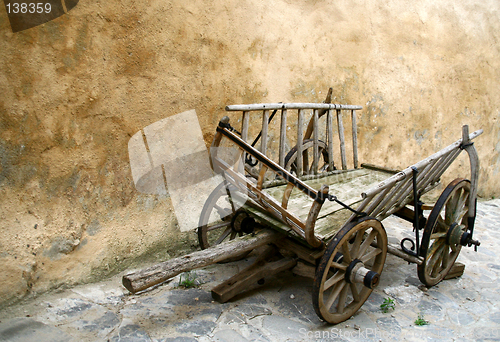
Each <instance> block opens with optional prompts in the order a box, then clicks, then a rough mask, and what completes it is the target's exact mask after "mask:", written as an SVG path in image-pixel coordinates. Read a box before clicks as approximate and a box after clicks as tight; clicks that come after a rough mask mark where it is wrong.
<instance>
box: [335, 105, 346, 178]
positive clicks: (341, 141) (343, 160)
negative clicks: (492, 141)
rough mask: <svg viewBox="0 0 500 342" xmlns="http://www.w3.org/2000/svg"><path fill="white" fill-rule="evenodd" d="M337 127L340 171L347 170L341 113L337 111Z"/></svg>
mask: <svg viewBox="0 0 500 342" xmlns="http://www.w3.org/2000/svg"><path fill="white" fill-rule="evenodd" d="M337 125H338V129H339V139H340V159H341V162H342V170H347V158H346V152H345V137H344V124H343V122H342V111H341V110H337Z"/></svg>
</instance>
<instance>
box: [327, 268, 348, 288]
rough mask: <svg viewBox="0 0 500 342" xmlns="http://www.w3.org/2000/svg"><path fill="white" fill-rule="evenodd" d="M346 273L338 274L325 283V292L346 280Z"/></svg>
mask: <svg viewBox="0 0 500 342" xmlns="http://www.w3.org/2000/svg"><path fill="white" fill-rule="evenodd" d="M344 277H345V273H344V272H336V273H335V274H334V275H333V276H332V277H331V278H330V279H328V280H327V281H325V286H324V288H323V291H326V290H328V289H329V288H330V287H332V286H333V285H335V284H337V283H338V282H339V281H341V280H342V279H344Z"/></svg>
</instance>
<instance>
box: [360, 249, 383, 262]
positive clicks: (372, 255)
mask: <svg viewBox="0 0 500 342" xmlns="http://www.w3.org/2000/svg"><path fill="white" fill-rule="evenodd" d="M380 253H382V250H381V249H380V248H375V249H373V250H371V251H370V252H368V253H366V254H365V255H363V256H362V257H361V258H358V259H359V260H361V261H362V262H363V263H364V264H366V263H367V262H368V261H370V260H371V259H373V258H375V257H376V256H377V255H379V254H380Z"/></svg>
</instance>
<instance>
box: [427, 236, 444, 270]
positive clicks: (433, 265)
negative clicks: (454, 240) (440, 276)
mask: <svg viewBox="0 0 500 342" xmlns="http://www.w3.org/2000/svg"><path fill="white" fill-rule="evenodd" d="M445 247H446V245H445V244H444V242H443V243H441V244H440V245H439V246H438V247H437V248H436V250H435V252H434V253H433V254H432V256H431V259H430V260H429V263H428V266H429V268H430V269H431V272H430V274H431V277H435V276H436V275H437V273H438V271H440V269H439V268H440V267H441V265H442V262H443V251H444V248H445Z"/></svg>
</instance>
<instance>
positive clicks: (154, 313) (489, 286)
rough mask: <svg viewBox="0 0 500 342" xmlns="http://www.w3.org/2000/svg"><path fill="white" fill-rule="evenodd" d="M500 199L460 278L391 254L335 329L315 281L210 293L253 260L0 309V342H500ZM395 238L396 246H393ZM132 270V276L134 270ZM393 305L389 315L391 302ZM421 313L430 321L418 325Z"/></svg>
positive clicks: (485, 214) (396, 226)
mask: <svg viewBox="0 0 500 342" xmlns="http://www.w3.org/2000/svg"><path fill="white" fill-rule="evenodd" d="M499 222H500V200H498V199H497V200H490V201H487V202H480V203H479V204H478V217H477V221H476V234H475V237H476V238H477V239H479V240H480V241H481V246H480V247H479V249H478V252H477V253H475V252H474V251H473V249H472V248H463V249H462V252H461V253H460V256H459V261H461V262H462V263H464V264H465V265H466V268H465V274H464V275H463V276H462V277H461V278H457V279H452V280H445V281H443V282H441V283H440V284H439V285H437V286H435V287H433V288H430V289H426V288H425V287H423V286H421V284H420V282H419V280H418V276H417V270H416V265H409V264H408V263H406V262H404V261H403V260H401V259H398V258H396V257H394V256H392V255H389V254H388V256H387V261H386V265H385V268H384V271H383V273H382V277H381V284H380V285H379V287H378V288H377V289H376V290H375V291H374V292H373V293H372V294H371V296H370V297H369V299H368V300H367V302H366V303H365V304H364V305H363V307H362V308H361V309H360V310H359V311H358V312H357V313H356V314H355V315H354V316H353V317H352V318H350V319H349V320H347V321H346V322H344V323H340V324H337V325H328V324H326V323H324V322H322V321H320V320H319V319H318V317H317V316H316V314H315V312H314V309H313V306H312V300H311V291H312V281H311V280H310V279H306V278H302V277H297V276H293V275H292V274H291V273H290V272H285V273H283V274H281V275H280V276H279V277H275V278H273V279H270V280H268V281H266V283H265V284H264V285H263V286H262V287H260V288H259V289H257V290H253V291H251V292H249V293H245V294H242V295H240V296H238V297H237V298H235V299H234V300H232V301H231V302H229V303H226V304H219V303H217V302H213V301H212V298H211V295H210V289H211V288H212V287H214V286H215V285H217V284H218V283H220V282H222V281H223V280H225V279H227V278H229V277H230V276H232V275H233V274H235V273H236V272H237V271H238V270H239V269H241V268H242V267H245V265H247V264H248V263H249V262H250V261H251V260H242V261H239V262H235V263H229V264H218V265H213V266H211V267H207V268H204V269H201V270H197V271H195V273H196V275H197V278H196V281H198V282H199V283H200V284H201V285H199V286H198V287H196V288H190V289H183V288H180V287H179V286H178V285H179V277H176V278H174V279H173V280H172V281H170V282H169V283H167V284H164V285H162V286H159V287H157V288H155V289H153V290H150V291H147V292H144V293H142V294H139V295H130V294H128V293H127V290H125V289H124V288H123V287H122V286H121V275H119V276H116V277H114V278H112V279H110V280H109V281H107V282H102V283H97V284H91V285H85V286H79V287H75V288H73V289H70V290H67V291H64V292H59V293H50V294H46V295H43V296H41V297H39V298H37V299H35V300H31V301H29V302H26V303H22V304H18V305H15V306H12V307H10V308H7V309H4V310H3V311H0V341H23V342H24V341H37V342H44V341H134V342H135V341H158V342H160V341H164V342H166V341H175V342H181V341H185V342H189V341H222V342H226V341H227V342H240V341H241V342H243V341H273V342H274V341H329V340H332V341H333V340H339V341H392V340H394V341H422V340H426V341H455V340H460V341H500V291H499V288H500V285H499V280H500V279H499V276H500V227H499ZM384 225H385V227H386V229H387V231H388V235H389V237H390V240H394V239H395V238H398V239H399V238H401V237H403V236H409V237H411V236H412V235H413V233H412V230H411V226H409V225H408V223H406V222H404V221H401V220H399V219H397V218H389V219H387V220H385V221H384ZM393 242H394V241H393ZM130 271H131V270H129V271H128V272H130ZM388 297H389V298H392V299H394V301H395V309H394V310H393V311H390V312H388V313H383V312H382V311H381V309H380V304H382V303H383V301H384V298H388ZM419 316H421V317H423V319H424V320H425V321H428V323H429V324H428V325H424V326H417V325H416V324H415V320H416V319H417V318H418V317H419Z"/></svg>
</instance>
